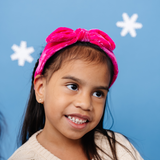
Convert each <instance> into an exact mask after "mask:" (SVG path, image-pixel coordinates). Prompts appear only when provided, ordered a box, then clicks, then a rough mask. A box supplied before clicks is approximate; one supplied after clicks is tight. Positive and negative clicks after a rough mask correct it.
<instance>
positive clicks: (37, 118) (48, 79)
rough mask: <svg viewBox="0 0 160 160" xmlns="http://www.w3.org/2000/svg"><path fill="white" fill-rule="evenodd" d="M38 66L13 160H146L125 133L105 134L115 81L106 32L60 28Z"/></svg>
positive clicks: (50, 39)
mask: <svg viewBox="0 0 160 160" xmlns="http://www.w3.org/2000/svg"><path fill="white" fill-rule="evenodd" d="M46 41H47V45H46V47H45V48H44V51H43V52H42V54H41V56H40V59H39V60H38V61H37V63H36V65H35V68H34V71H33V76H32V86H31V91H30V98H29V101H28V107H27V110H26V115H25V118H24V123H23V127H22V130H21V143H22V144H23V145H22V146H21V147H20V148H19V149H18V150H17V151H16V152H15V153H14V154H13V155H12V156H11V157H10V158H9V160H142V158H141V156H140V154H139V153H138V152H137V151H136V149H135V148H134V147H133V146H132V145H131V144H130V142H128V140H127V139H126V138H125V137H124V136H122V135H121V134H118V133H114V132H113V131H110V130H105V129H103V119H104V110H105V104H106V99H107V94H108V91H109V88H110V87H111V86H112V84H113V83H114V81H115V80H116V78H117V74H118V65H117V61H116V58H115V56H114V54H113V52H112V51H113V50H114V48H115V44H114V42H113V41H112V39H111V38H110V37H109V36H108V35H107V34H106V33H104V32H102V31H100V30H98V29H93V30H89V31H87V30H85V29H80V28H79V29H77V30H75V31H74V30H72V29H69V28H65V27H60V28H58V29H56V30H55V31H54V32H52V33H51V34H50V35H49V36H48V37H47V39H46Z"/></svg>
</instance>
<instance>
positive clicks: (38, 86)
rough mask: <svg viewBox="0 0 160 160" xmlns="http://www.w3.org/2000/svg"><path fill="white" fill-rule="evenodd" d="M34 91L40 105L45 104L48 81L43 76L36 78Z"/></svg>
mask: <svg viewBox="0 0 160 160" xmlns="http://www.w3.org/2000/svg"><path fill="white" fill-rule="evenodd" d="M33 83H34V90H35V95H36V100H37V102H38V103H42V104H43V103H44V91H45V84H46V80H45V78H44V77H43V76H42V75H37V76H36V77H35V78H34V82H33Z"/></svg>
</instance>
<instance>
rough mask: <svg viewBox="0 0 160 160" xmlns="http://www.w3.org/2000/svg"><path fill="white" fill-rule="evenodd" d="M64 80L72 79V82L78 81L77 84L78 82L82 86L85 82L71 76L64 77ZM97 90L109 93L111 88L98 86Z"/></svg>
mask: <svg viewBox="0 0 160 160" xmlns="http://www.w3.org/2000/svg"><path fill="white" fill-rule="evenodd" d="M62 79H71V80H73V81H76V82H78V83H80V84H84V82H83V81H82V80H81V79H79V78H76V77H73V76H70V75H69V76H64V77H62ZM95 88H96V89H103V90H106V91H109V87H108V86H97V87H95Z"/></svg>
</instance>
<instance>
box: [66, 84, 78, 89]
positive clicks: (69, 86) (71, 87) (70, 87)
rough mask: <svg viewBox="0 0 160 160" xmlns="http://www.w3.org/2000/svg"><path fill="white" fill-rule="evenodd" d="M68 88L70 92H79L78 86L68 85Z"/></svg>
mask: <svg viewBox="0 0 160 160" xmlns="http://www.w3.org/2000/svg"><path fill="white" fill-rule="evenodd" d="M67 87H68V88H69V89H70V90H73V91H77V90H78V86H77V85H76V84H68V85H67Z"/></svg>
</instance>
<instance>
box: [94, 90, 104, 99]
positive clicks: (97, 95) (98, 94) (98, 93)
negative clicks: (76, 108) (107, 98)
mask: <svg viewBox="0 0 160 160" xmlns="http://www.w3.org/2000/svg"><path fill="white" fill-rule="evenodd" d="M103 95H104V94H103V92H101V91H97V92H94V93H93V96H95V97H98V98H101V97H102V96H103Z"/></svg>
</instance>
